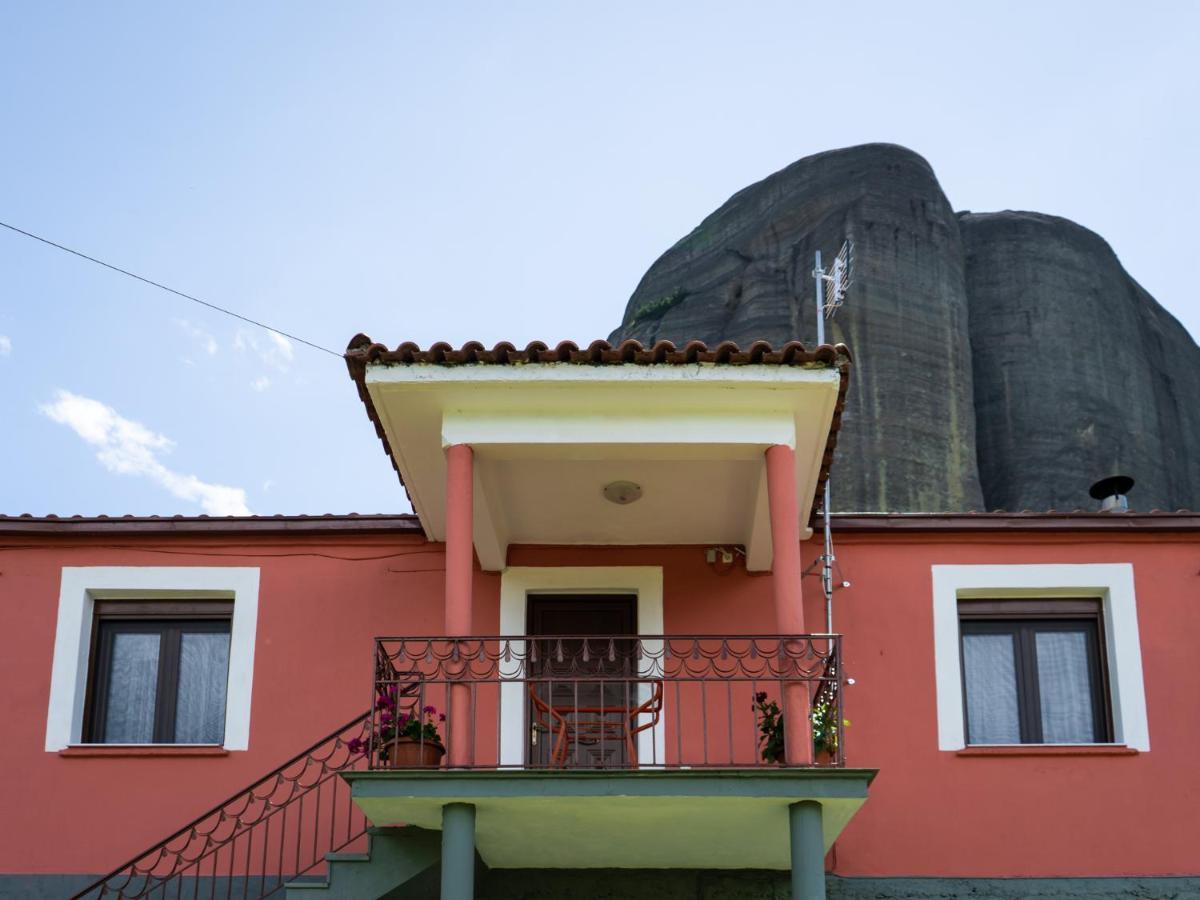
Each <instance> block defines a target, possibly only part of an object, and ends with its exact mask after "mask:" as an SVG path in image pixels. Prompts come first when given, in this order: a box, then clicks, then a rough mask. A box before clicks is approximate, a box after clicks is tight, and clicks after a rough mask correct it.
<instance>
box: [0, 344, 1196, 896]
mask: <svg viewBox="0 0 1200 900" xmlns="http://www.w3.org/2000/svg"><path fill="white" fill-rule="evenodd" d="M347 362H348V365H349V368H350V373H351V376H352V378H353V379H354V381H355V383H356V385H357V387H358V390H359V394H360V398H361V399H362V400H363V402H364V404H365V406H366V409H367V413H368V416H369V418H370V420H371V421H372V422H373V424H374V427H375V429H376V432H377V435H378V437H379V438H380V439H381V441H382V444H383V448H384V450H385V452H386V454H387V455H388V457H389V458H390V460H391V462H392V464H393V465H394V466H395V468H396V470H397V472H398V474H399V476H400V478H401V480H402V482H403V484H404V486H405V488H406V490H407V491H408V495H409V497H410V499H411V501H412V506H413V509H414V510H415V512H414V514H412V515H396V516H310V517H259V518H254V517H251V518H241V519H238V518H230V519H219V518H204V517H201V518H107V519H104V518H102V519H81V518H73V519H71V518H53V517H51V518H32V517H13V518H2V519H0V548H2V549H3V551H4V552H3V555H2V556H0V625H2V626H3V632H2V633H3V634H5V635H7V636H8V640H9V643H8V652H6V653H4V654H0V678H2V680H3V683H4V684H5V685H6V689H5V696H6V706H7V708H8V710H9V712H8V717H7V721H8V723H9V728H8V729H7V732H6V733H7V740H5V741H4V742H2V743H0V753H3V754H4V755H5V759H4V763H5V764H4V766H3V771H4V772H5V773H6V775H5V780H4V796H5V815H4V818H3V822H4V825H3V828H4V838H5V839H4V842H3V844H2V847H3V849H2V850H0V895H4V896H28V897H61V896H70V895H72V894H74V893H76V892H82V893H81V894H80V895H81V896H89V897H90V896H96V897H98V896H122V897H140V896H147V897H149V896H154V897H159V896H167V897H174V896H184V897H190V896H194V895H196V896H210V895H211V896H220V897H225V896H228V897H261V896H284V895H289V896H293V897H297V896H309V897H313V898H320V897H325V896H335V895H336V896H345V897H383V896H397V897H400V896H403V897H421V896H429V897H437V896H439V895H440V896H442V897H447V898H464V897H472V896H475V897H495V898H502V897H503V898H507V897H557V896H580V897H582V896H629V897H641V896H645V897H660V896H674V895H676V894H678V895H686V896H711V897H718V896H720V897H727V896H732V897H772V896H786V895H787V892H788V891H789V890H790V891H791V895H792V896H797V897H825V896H830V897H868V896H869V897H879V896H897V897H952V896H961V895H963V894H964V893H968V892H974V893H976V894H981V895H987V896H1004V897H1007V896H1012V897H1018V896H1057V895H1064V894H1071V895H1080V896H1084V895H1086V896H1113V897H1118V896H1129V895H1131V894H1136V895H1137V896H1149V897H1157V896H1162V897H1168V896H1187V895H1188V892H1200V862H1198V860H1200V857H1198V856H1197V854H1196V851H1195V847H1196V846H1197V845H1200V819H1198V818H1197V817H1196V815H1195V812H1194V806H1195V802H1196V799H1197V796H1198V795H1200V774H1198V770H1197V768H1196V766H1195V765H1194V764H1193V762H1192V757H1193V755H1194V754H1193V752H1192V751H1193V748H1194V747H1195V746H1196V743H1197V741H1198V740H1200V719H1197V716H1196V715H1194V713H1195V711H1196V710H1197V709H1200V678H1198V677H1197V675H1196V673H1195V665H1194V662H1193V660H1192V652H1191V644H1192V642H1191V641H1190V640H1189V637H1190V636H1193V635H1197V634H1200V608H1198V607H1197V606H1196V604H1195V602H1194V597H1195V590H1196V587H1195V579H1196V577H1197V564H1196V549H1197V546H1196V545H1197V544H1198V543H1200V516H1195V515H1192V514H1187V513H1171V514H1165V513H1101V512H1094V513H1086V512H1081V513H1040V514H1039V513H1023V514H999V513H997V514H971V515H924V514H911V515H835V516H833V517H832V535H833V540H834V547H835V554H836V561H835V562H833V563H832V564H831V565H830V568H829V572H830V576H831V577H830V585H831V586H832V588H833V590H832V601H831V602H829V603H827V599H826V596H825V594H824V591H823V578H822V575H823V573H824V572H825V570H826V562H827V560H826V559H825V558H824V550H823V542H822V535H821V531H820V524H821V522H820V515H819V505H820V497H821V494H822V489H823V485H824V482H825V479H826V478H828V477H829V475H830V472H831V471H832V473H833V475H834V477H835V478H836V472H837V469H836V465H835V464H834V461H833V460H834V450H835V446H836V435H837V429H838V427H839V422H840V414H841V408H842V404H843V403H844V399H845V396H846V390H847V388H848V383H849V378H850V375H851V364H850V358H849V354H848V352H847V351H846V350H845V348H842V347H829V346H823V347H819V348H817V349H815V350H806V349H805V348H803V347H801V346H799V345H796V344H791V345H788V346H787V347H784V348H770V347H768V346H766V345H763V344H756V345H753V346H751V347H748V348H745V349H740V348H737V347H734V346H732V345H722V346H721V347H717V348H707V347H704V346H703V345H698V344H692V345H689V346H688V347H685V348H674V347H671V346H670V345H661V344H660V345H657V346H655V347H652V348H642V347H640V346H637V345H635V344H627V345H622V346H620V347H610V346H608V345H606V344H603V343H597V344H594V345H592V346H591V347H589V348H582V349H581V348H577V347H575V346H574V345H559V346H558V347H555V348H548V347H545V346H544V345H531V347H528V348H525V349H524V350H519V351H518V350H517V349H516V348H512V347H509V346H507V345H500V346H499V347H496V348H492V349H491V350H487V349H485V348H483V347H481V346H478V345H467V346H466V347H463V348H458V349H454V348H451V347H449V346H446V345H436V346H434V347H432V348H430V349H428V350H421V349H420V348H417V347H415V346H413V345H401V346H400V347H398V348H396V349H394V350H390V349H388V348H386V347H384V346H382V345H378V344H373V343H371V342H370V341H369V340H368V339H365V338H361V336H360V338H356V339H355V341H353V342H351V345H350V348H349V350H348V352H347ZM363 439H369V438H368V437H367V436H366V435H364V438H363ZM814 525H815V526H816V527H815V528H814Z"/></svg>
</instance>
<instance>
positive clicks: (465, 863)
mask: <svg viewBox="0 0 1200 900" xmlns="http://www.w3.org/2000/svg"><path fill="white" fill-rule="evenodd" d="M817 815H818V827H819V816H820V813H819V812H818V813H817ZM474 896H475V807H474V806H472V805H471V804H470V803H447V804H446V805H445V806H443V807H442V895H441V897H442V900H472V898H474ZM821 896H822V897H823V896H825V895H824V894H822V895H821Z"/></svg>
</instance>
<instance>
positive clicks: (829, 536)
mask: <svg viewBox="0 0 1200 900" xmlns="http://www.w3.org/2000/svg"><path fill="white" fill-rule="evenodd" d="M853 262H854V245H853V244H851V243H850V241H846V242H845V243H844V244H842V248H841V249H840V250H839V251H838V253H837V256H835V257H834V259H833V265H831V266H830V267H829V271H828V272H826V271H825V269H824V267H823V266H822V265H821V251H820V250H818V251H817V253H816V260H815V262H814V266H813V272H812V275H813V281H815V282H816V284H817V345H818V346H820V345H821V344H824V343H825V320H826V319H832V318H833V316H834V314H835V313H836V312H837V311H838V309H840V308H841V306H842V303H843V302H845V299H846V290H847V289H848V288H849V287H850V266H851V264H852V263H853ZM827 284H828V286H829V300H828V301H826V299H825V287H826V285H827ZM829 481H830V479H829V478H828V477H827V478H826V479H825V495H824V497H823V498H822V500H821V512H822V514H823V517H824V520H825V550H824V552H823V553H822V554H821V590H822V592H823V593H824V594H825V632H826V633H827V634H832V633H833V563H834V560H835V559H836V557H835V556H834V555H833V532H832V530H831V528H830V526H829Z"/></svg>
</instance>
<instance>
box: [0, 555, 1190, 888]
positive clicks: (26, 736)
mask: <svg viewBox="0 0 1200 900" xmlns="http://www.w3.org/2000/svg"><path fill="white" fill-rule="evenodd" d="M11 543H13V544H15V543H16V542H11ZM1198 543H1200V542H1197V541H1196V540H1194V539H1190V538H1189V539H1184V538H1172V537H1170V536H1166V537H1154V538H1153V539H1152V540H1145V539H1136V538H1130V537H1128V536H1120V537H1118V538H1107V537H1103V536H1102V537H1096V536H1094V532H1093V533H1092V534H1090V535H1088V536H1086V537H1082V536H1080V537H1075V538H1071V537H1069V536H1068V537H1054V536H1050V537H1047V536H1044V535H1036V536H1025V537H1021V536H1015V537H1012V536H1004V537H1003V538H995V539H980V538H971V537H965V536H957V537H956V536H932V535H927V536H912V537H906V536H899V535H880V536H872V535H846V536H843V537H841V538H840V539H839V542H838V556H839V563H840V566H841V570H842V575H843V576H844V577H845V578H846V579H847V580H849V581H850V582H851V583H852V587H850V588H849V589H846V590H842V591H839V592H838V594H837V597H836V601H835V626H836V629H837V630H838V631H841V632H843V633H845V634H846V635H847V638H846V644H845V651H846V668H847V672H848V674H849V675H850V676H851V677H853V678H855V680H856V684H855V685H854V687H852V688H850V689H849V690H848V696H847V705H848V710H847V715H848V717H849V718H850V719H851V721H852V723H853V724H852V726H851V728H850V729H849V730H848V732H847V735H846V749H847V755H848V763H849V764H850V765H852V766H863V767H872V768H879V769H880V774H879V776H878V778H877V779H876V780H875V783H874V785H873V786H872V790H871V797H870V800H869V801H868V802H867V804H866V806H865V807H864V808H863V810H862V811H861V812H860V813H859V815H858V816H857V817H856V818H855V819H854V820H853V821H852V822H851V824H850V826H849V828H847V830H846V832H845V833H844V834H843V836H842V838H841V839H840V840H839V842H838V844H837V847H836V853H835V854H834V855H833V856H831V861H834V862H835V863H836V871H837V872H838V874H841V875H849V876H853V875H947V876H953V875H963V876H967V875H974V876H1004V875H1044V876H1052V875H1124V874H1195V873H1196V872H1197V871H1198V870H1200V862H1198V857H1197V854H1196V851H1195V847H1196V846H1200V817H1197V816H1196V815H1195V813H1194V810H1195V808H1196V804H1197V801H1200V767H1197V766H1196V765H1195V764H1194V763H1193V757H1194V748H1195V747H1196V746H1200V716H1197V715H1196V711H1197V710H1200V676H1198V675H1197V669H1196V666H1195V664H1194V662H1193V661H1192V649H1193V647H1194V646H1195V642H1196V639H1197V637H1200V607H1198V606H1197V603H1196V601H1195V596H1196V588H1197V583H1196V579H1197V569H1198V567H1200V566H1198V560H1197V553H1196V550H1197V549H1198V547H1197V544H1198ZM3 551H4V552H3V553H0V634H2V635H4V636H5V638H6V640H7V644H6V648H5V652H3V653H0V685H3V688H0V691H2V694H0V696H2V697H3V714H4V719H3V721H4V723H5V724H4V740H3V741H0V788H2V791H3V794H2V801H3V816H2V817H0V871H2V872H21V873H41V872H89V873H99V872H102V871H106V870H108V869H109V868H111V867H113V866H114V865H117V864H118V863H121V862H123V861H124V860H125V859H126V858H128V857H129V856H131V855H133V854H134V853H136V852H139V851H141V850H142V849H144V848H146V847H147V846H149V845H151V844H152V843H154V842H156V841H157V840H159V839H161V838H162V837H164V836H165V835H166V834H168V833H169V832H171V831H173V830H175V829H176V828H177V827H179V826H180V825H181V824H183V823H184V822H186V821H187V820H189V819H190V818H192V817H194V816H195V815H197V814H199V813H200V812H202V811H204V810H205V809H207V808H208V807H209V806H211V805H212V804H214V803H216V802H217V801H219V800H221V799H223V798H224V797H225V796H226V795H228V794H231V793H233V792H234V791H236V790H238V789H240V788H242V787H244V786H245V785H247V784H249V783H250V782H251V781H253V780H254V779H256V778H257V777H259V776H261V775H262V774H264V773H265V772H267V771H268V770H270V769H272V768H274V767H275V766H276V765H278V764H279V763H280V762H282V761H284V760H285V759H286V758H288V757H290V756H291V755H293V754H295V753H296V752H297V751H299V750H300V749H303V748H304V747H306V746H308V745H309V744H312V743H313V742H315V741H316V740H317V739H318V738H320V737H322V736H323V735H324V734H326V733H327V732H329V731H330V730H332V729H333V728H335V727H337V726H338V725H340V724H342V723H343V722H345V721H348V720H349V719H351V718H352V717H353V716H354V715H356V714H357V713H359V712H361V711H363V710H364V709H365V707H366V705H367V703H368V702H369V698H370V682H369V679H370V675H371V659H370V654H371V639H372V638H373V637H374V636H375V635H377V634H392V635H397V634H437V633H439V632H440V631H441V630H442V591H443V573H442V560H443V556H442V548H441V546H440V545H436V544H426V543H425V542H424V541H422V540H421V539H419V538H413V537H408V536H391V537H381V536H361V537H357V536H350V537H347V536H342V537H338V538H310V537H287V538H281V537H273V536H263V535H254V536H246V537H244V538H239V539H238V540H237V541H236V542H234V541H231V540H229V539H224V540H220V539H201V538H197V537H191V538H187V539H184V538H178V539H164V538H150V537H138V538H130V537H124V538H122V539H120V540H92V539H67V538H54V539H49V538H47V539H38V540H22V541H21V542H20V546H19V547H15V546H4V547H3ZM816 552H818V548H817V547H816V546H815V545H812V544H810V545H808V546H806V547H805V554H806V560H805V561H806V564H807V563H809V562H811V560H812V557H813V555H814V554H815V553H816ZM1080 562H1132V563H1133V564H1134V566H1135V577H1136V588H1137V599H1138V618H1139V625H1140V629H1141V640H1142V654H1143V664H1144V673H1145V681H1146V692H1147V705H1148V712H1149V720H1150V739H1151V745H1152V747H1153V750H1152V751H1151V752H1149V753H1143V754H1138V755H1135V756H1119V757H1113V756H1106V757H1070V758H1054V757H1047V756H1027V757H997V758H993V757H987V758H979V757H966V756H960V755H958V754H956V753H953V752H941V751H939V750H938V749H937V724H936V707H935V699H936V698H935V694H934V658H933V624H932V600H931V576H930V566H931V565H933V564H946V563H990V564H999V563H1080ZM509 563H510V564H511V565H522V566H543V565H544V566H571V565H661V566H663V569H664V618H665V627H666V630H667V631H668V632H675V633H722V632H727V633H735V632H736V633H747V632H756V631H757V632H762V633H769V632H770V631H772V630H773V622H774V616H773V612H772V610H771V590H770V577H769V576H762V575H755V576H751V575H747V574H746V573H745V571H744V570H743V569H741V568H735V569H734V570H733V571H731V572H729V573H727V574H717V573H716V572H714V570H713V569H712V568H711V567H709V566H708V565H707V564H706V563H705V562H704V558H703V553H702V551H700V550H698V549H694V548H669V549H659V548H632V549H603V548H597V549H572V548H526V547H516V548H513V549H512V551H511V552H510V557H509ZM64 565H71V566H99V565H103V566H115V565H145V566H162V565H180V566H194V565H222V566H228V565H239V566H260V567H261V587H260V596H259V619H258V631H257V642H256V651H255V678H254V690H253V699H252V708H251V724H250V748H249V750H248V751H245V752H235V753H230V754H229V755H227V756H219V757H203V758H196V757H182V758H181V757H173V756H170V755H163V756H159V757H151V758H96V757H84V758H72V757H69V756H67V757H64V756H61V755H60V754H58V753H47V752H46V751H45V750H44V744H45V730H46V710H47V703H48V699H49V679H50V668H51V660H52V655H53V643H54V630H55V620H56V616H57V605H58V593H59V570H60V568H61V567H62V566H64ZM499 583H500V579H499V576H496V575H487V574H483V573H480V572H476V577H475V627H476V630H477V631H479V632H491V633H495V631H497V630H498V626H499V618H498V617H499ZM805 589H806V595H805V598H806V604H805V605H806V615H807V621H808V626H809V628H810V630H814V631H819V630H822V628H823V616H824V611H823V605H822V603H821V601H820V598H819V596H818V594H817V581H816V579H815V578H812V579H807V580H806V584H805Z"/></svg>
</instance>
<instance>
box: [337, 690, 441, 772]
mask: <svg viewBox="0 0 1200 900" xmlns="http://www.w3.org/2000/svg"><path fill="white" fill-rule="evenodd" d="M398 706H399V704H398V702H397V697H396V686H395V685H389V686H387V687H385V688H384V689H383V691H381V692H380V694H379V697H378V698H377V699H376V701H375V710H376V716H375V721H374V729H375V731H374V746H375V752H376V754H377V759H378V762H379V763H381V764H383V765H384V766H385V767H387V768H393V769H412V768H428V767H432V766H437V765H439V764H440V763H441V761H442V756H444V755H445V753H446V747H445V745H444V744H443V743H442V736H441V734H440V733H439V732H438V725H439V724H440V723H442V722H445V721H446V716H445V714H444V713H439V712H438V711H437V709H436V708H435V707H433V706H426V707H424V708H423V709H421V710H420V711H417V710H416V709H413V710H412V711H410V712H400V711H399V709H398ZM347 749H349V751H350V752H351V753H365V752H366V751H367V743H366V742H365V741H363V740H360V739H359V738H355V739H354V740H352V741H350V742H349V744H348V745H347Z"/></svg>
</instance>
